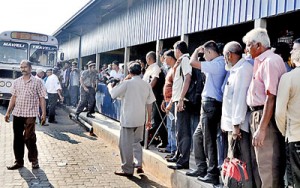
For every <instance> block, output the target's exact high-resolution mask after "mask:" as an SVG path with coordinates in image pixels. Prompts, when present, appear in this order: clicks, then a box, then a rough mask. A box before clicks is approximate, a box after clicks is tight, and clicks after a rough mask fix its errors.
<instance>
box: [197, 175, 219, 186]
mask: <svg viewBox="0 0 300 188" xmlns="http://www.w3.org/2000/svg"><path fill="white" fill-rule="evenodd" d="M197 179H198V180H200V181H202V182H205V183H212V184H214V185H218V184H219V183H220V180H219V176H218V175H211V174H206V176H204V177H200V176H199V177H198V178H197Z"/></svg>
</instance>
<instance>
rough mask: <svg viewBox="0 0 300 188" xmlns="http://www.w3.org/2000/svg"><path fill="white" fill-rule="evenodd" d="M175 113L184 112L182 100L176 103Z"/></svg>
mask: <svg viewBox="0 0 300 188" xmlns="http://www.w3.org/2000/svg"><path fill="white" fill-rule="evenodd" d="M177 111H178V112H182V111H184V104H183V100H179V102H178V104H177Z"/></svg>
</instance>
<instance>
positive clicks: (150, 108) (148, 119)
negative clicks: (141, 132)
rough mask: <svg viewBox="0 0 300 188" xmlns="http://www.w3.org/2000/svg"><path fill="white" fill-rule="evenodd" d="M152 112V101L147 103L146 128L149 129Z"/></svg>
mask: <svg viewBox="0 0 300 188" xmlns="http://www.w3.org/2000/svg"><path fill="white" fill-rule="evenodd" d="M151 113H152V103H151V104H147V122H146V129H147V130H149V129H151V127H152V125H151V115H152V114H151Z"/></svg>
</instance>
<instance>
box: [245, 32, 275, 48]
mask: <svg viewBox="0 0 300 188" xmlns="http://www.w3.org/2000/svg"><path fill="white" fill-rule="evenodd" d="M243 42H244V43H245V44H246V43H247V42H254V43H257V42H259V43H261V45H262V46H264V47H266V48H269V47H270V46H271V43H270V38H269V35H268V32H267V30H266V29H263V28H254V29H252V30H251V31H249V32H248V33H247V34H246V35H245V36H244V37H243Z"/></svg>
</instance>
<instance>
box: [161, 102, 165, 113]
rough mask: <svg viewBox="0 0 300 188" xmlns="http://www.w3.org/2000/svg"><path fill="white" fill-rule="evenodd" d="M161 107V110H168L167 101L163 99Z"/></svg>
mask: <svg viewBox="0 0 300 188" xmlns="http://www.w3.org/2000/svg"><path fill="white" fill-rule="evenodd" d="M160 109H161V111H163V112H166V105H165V101H163V102H162V103H161V105H160Z"/></svg>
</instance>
